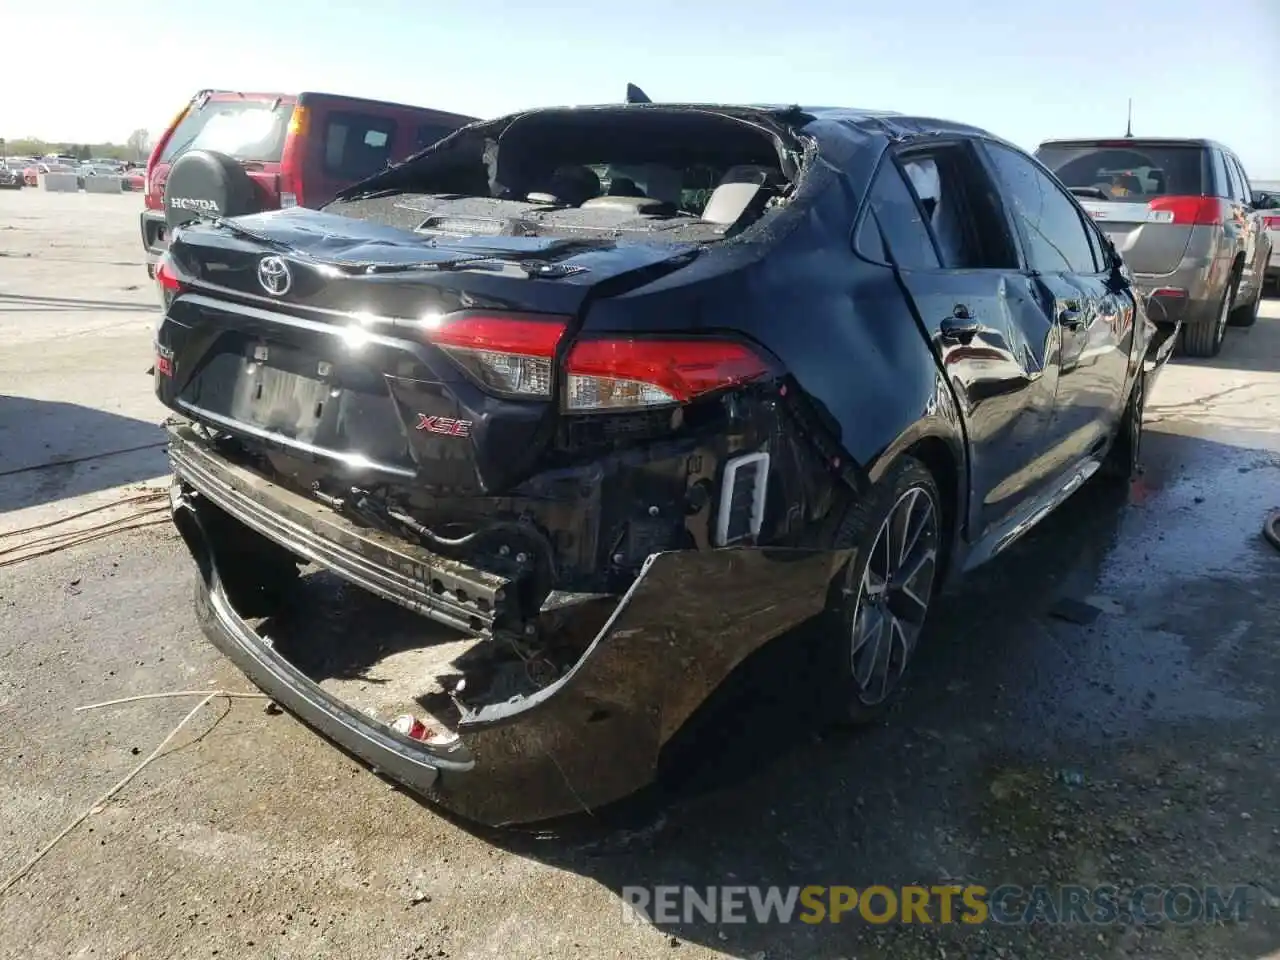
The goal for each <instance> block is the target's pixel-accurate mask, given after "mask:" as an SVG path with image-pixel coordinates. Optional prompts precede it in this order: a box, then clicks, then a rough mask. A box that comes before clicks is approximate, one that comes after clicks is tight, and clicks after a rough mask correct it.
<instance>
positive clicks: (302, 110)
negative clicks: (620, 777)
mask: <svg viewBox="0 0 1280 960" xmlns="http://www.w3.org/2000/svg"><path fill="white" fill-rule="evenodd" d="M310 119H311V118H310V115H309V114H308V112H307V108H306V107H304V106H302V104H298V105H296V106H295V107H294V108H293V114H292V115H291V116H290V117H289V129H288V131H287V132H286V133H285V138H284V149H283V150H282V151H281V153H280V206H281V208H285V207H296V206H298V205H300V204H301V203H302V153H303V141H304V140H305V138H306V135H307V128H308V126H309V125H310Z"/></svg>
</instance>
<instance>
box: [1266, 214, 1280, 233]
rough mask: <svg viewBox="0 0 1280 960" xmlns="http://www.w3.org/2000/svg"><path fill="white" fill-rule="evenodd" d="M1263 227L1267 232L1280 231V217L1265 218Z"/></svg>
mask: <svg viewBox="0 0 1280 960" xmlns="http://www.w3.org/2000/svg"><path fill="white" fill-rule="evenodd" d="M1262 225H1263V226H1264V227H1265V228H1266V229H1267V230H1280V216H1278V217H1263V218H1262Z"/></svg>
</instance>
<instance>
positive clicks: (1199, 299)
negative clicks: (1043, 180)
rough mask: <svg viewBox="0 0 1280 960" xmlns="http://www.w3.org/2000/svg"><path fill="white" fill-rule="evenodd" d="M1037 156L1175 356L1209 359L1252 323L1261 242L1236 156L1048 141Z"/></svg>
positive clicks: (1142, 142)
mask: <svg viewBox="0 0 1280 960" xmlns="http://www.w3.org/2000/svg"><path fill="white" fill-rule="evenodd" d="M1036 157H1037V158H1038V159H1039V160H1040V161H1041V162H1042V163H1043V164H1045V166H1047V167H1048V168H1049V169H1050V170H1052V171H1053V172H1054V173H1055V174H1056V175H1057V177H1058V179H1059V180H1061V181H1062V182H1063V183H1064V184H1066V186H1067V187H1068V188H1070V189H1071V191H1072V192H1073V193H1075V194H1076V196H1077V197H1079V199H1080V202H1081V204H1082V205H1083V206H1084V208H1085V210H1087V211H1088V212H1089V215H1090V216H1092V217H1093V218H1094V220H1095V221H1096V222H1097V223H1098V225H1099V226H1100V227H1101V228H1102V229H1103V231H1104V232H1106V234H1107V235H1108V236H1109V237H1110V238H1111V239H1112V241H1113V242H1114V243H1115V244H1116V247H1117V249H1119V250H1120V253H1121V254H1122V255H1123V257H1124V259H1125V262H1126V263H1127V264H1128V265H1129V268H1130V270H1132V271H1133V274H1134V280H1135V283H1136V284H1137V286H1138V288H1139V289H1141V290H1142V291H1143V292H1144V293H1145V294H1146V295H1147V296H1149V297H1150V298H1151V303H1152V306H1151V316H1152V319H1153V320H1155V321H1156V323H1158V324H1161V325H1164V326H1165V327H1166V328H1170V329H1177V328H1181V343H1182V348H1183V350H1184V351H1185V352H1186V353H1187V354H1188V355H1189V356H1193V357H1211V356H1215V355H1216V354H1217V353H1218V351H1219V350H1220V349H1221V348H1222V340H1223V336H1224V335H1225V332H1226V328H1227V326H1228V324H1235V325H1238V326H1249V325H1250V324H1252V323H1253V322H1254V320H1255V319H1256V318H1257V316H1258V305H1259V301H1260V299H1261V297H1262V284H1263V278H1264V276H1265V273H1266V264H1267V261H1268V258H1269V256H1270V246H1271V243H1270V240H1269V239H1268V238H1267V235H1266V233H1265V231H1264V230H1263V227H1262V222H1261V219H1260V218H1259V217H1257V216H1255V215H1254V210H1253V204H1252V194H1251V191H1250V188H1249V180H1248V177H1247V176H1246V175H1245V172H1244V167H1243V166H1242V165H1241V163H1240V160H1239V158H1237V157H1236V155H1235V154H1234V153H1232V152H1231V150H1230V149H1228V148H1227V147H1225V146H1223V145H1222V144H1220V143H1215V142H1213V141H1211V140H1187V139H1170V138H1145V137H1132V138H1130V137H1126V138H1123V139H1119V140H1117V139H1114V138H1106V139H1090V138H1085V139H1079V140H1049V141H1046V142H1045V143H1042V144H1041V145H1040V147H1039V149H1038V150H1037V151H1036Z"/></svg>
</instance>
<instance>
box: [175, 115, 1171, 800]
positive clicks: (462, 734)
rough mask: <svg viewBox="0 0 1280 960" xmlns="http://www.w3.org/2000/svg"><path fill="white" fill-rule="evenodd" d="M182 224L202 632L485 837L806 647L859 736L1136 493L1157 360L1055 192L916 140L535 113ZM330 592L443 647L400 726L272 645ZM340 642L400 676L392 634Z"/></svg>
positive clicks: (914, 134) (1027, 161) (902, 125)
mask: <svg viewBox="0 0 1280 960" xmlns="http://www.w3.org/2000/svg"><path fill="white" fill-rule="evenodd" d="M178 164H179V165H183V164H185V165H186V166H187V167H189V168H191V169H190V170H189V171H188V173H190V174H191V176H187V177H186V180H187V183H188V188H189V190H188V192H190V189H192V188H191V184H192V183H193V182H197V183H203V184H204V192H205V193H207V194H208V196H207V197H204V199H208V200H209V201H211V202H212V203H213V204H214V206H213V208H212V209H221V210H225V209H226V206H225V204H223V201H225V200H226V197H227V195H239V194H241V193H243V192H244V189H245V185H244V184H241V183H238V180H237V178H240V177H243V176H244V173H243V171H242V170H241V169H240V167H239V165H238V164H236V163H235V162H234V161H232V160H230V159H229V158H226V157H221V156H219V155H217V154H210V153H207V152H204V151H193V152H191V153H189V154H187V155H186V156H185V157H184V158H183V159H182V160H179V161H178ZM202 178H203V179H202ZM197 192H198V191H197ZM192 217H193V219H192V221H191V222H190V223H188V224H186V225H185V226H183V227H181V228H180V229H179V230H178V231H177V232H175V234H174V235H173V237H172V241H171V244H170V247H169V250H168V253H167V255H166V257H165V258H164V260H163V261H162V262H161V264H160V266H159V269H158V272H157V278H158V282H159V284H160V286H161V288H162V293H163V298H164V300H165V303H166V315H165V317H164V318H163V320H162V322H161V323H160V325H159V327H158V329H157V335H156V345H155V349H156V360H155V368H154V376H155V388H156V391H157V393H158V395H159V397H160V399H161V400H162V401H163V402H164V403H165V404H166V405H167V406H168V407H170V408H171V409H172V410H173V411H175V412H176V413H177V414H178V415H179V416H178V418H177V419H176V420H175V421H174V422H173V423H172V424H171V426H170V428H169V431H170V432H169V438H170V456H171V459H172V464H173V470H174V483H173V489H172V504H173V510H174V518H175V521H176V523H177V525H178V528H179V529H180V531H181V532H182V534H183V536H184V538H185V540H186V542H187V543H188V545H189V547H190V549H191V551H192V553H193V555H194V557H195V559H196V561H197V564H198V566H199V570H200V573H201V576H200V578H199V580H198V584H197V587H198V589H197V608H198V610H199V612H200V614H201V619H202V622H203V624H204V627H205V630H206V632H207V633H208V635H209V637H210V638H211V639H212V640H213V642H214V643H215V644H217V645H218V647H219V648H220V649H221V650H222V651H223V652H224V653H226V654H227V655H228V656H229V657H230V658H231V659H232V660H233V661H234V662H235V663H237V664H238V665H239V666H240V668H241V669H243V670H244V672H245V673H246V674H247V675H248V676H249V677H250V678H251V679H252V680H253V681H254V682H255V683H257V684H258V685H259V686H260V687H261V688H262V689H263V690H265V691H267V692H268V693H269V694H270V695H271V696H273V697H274V698H275V699H276V700H278V701H279V702H280V703H281V704H282V705H284V706H286V707H287V708H288V709H290V710H291V711H292V712H294V713H295V714H296V715H298V716H299V717H301V718H302V719H303V720H305V721H306V722H308V723H310V724H311V725H313V726H314V727H316V728H317V729H318V730H320V731H321V732H323V733H324V734H325V735H327V736H328V737H330V738H332V739H333V740H335V741H336V742H338V743H339V744H342V745H343V746H345V747H347V748H348V749H350V750H351V751H352V752H354V753H355V754H357V755H359V756H361V757H362V758H364V759H365V760H366V761H368V762H369V763H370V764H371V765H372V766H374V767H376V768H377V769H379V770H381V771H382V772H384V773H385V774H387V775H389V776H391V777H393V778H395V779H397V780H399V781H401V782H403V783H405V784H407V785H408V786H409V787H411V788H413V789H415V790H417V791H419V792H421V793H423V794H425V795H426V796H428V797H429V798H431V799H433V800H434V801H436V802H438V803H440V804H442V805H444V806H446V807H449V808H452V809H453V810H455V811H457V812H459V813H460V814H462V815H464V816H466V817H469V818H473V819H476V820H480V821H484V822H488V823H510V822H515V821H525V822H527V821H534V820H538V819H542V818H546V817H552V816H557V815H561V814H566V813H571V812H574V811H576V810H580V809H582V808H583V807H594V806H597V805H600V804H602V803H605V802H608V801H611V800H614V799H617V798H619V797H622V796H624V795H626V794H628V793H630V792H631V791H633V790H635V789H637V788H638V787H640V786H642V785H644V784H645V783H647V782H648V781H649V780H651V779H652V777H653V775H654V771H655V768H656V764H657V762H658V760H659V758H660V757H661V755H662V752H663V749H664V747H665V746H666V745H667V744H668V743H669V742H670V741H671V739H672V737H673V735H674V734H675V733H676V731H678V730H679V729H680V728H681V726H682V725H683V724H684V723H685V721H686V720H688V719H689V718H690V717H691V715H692V714H693V712H694V711H695V710H696V709H697V708H698V706H699V705H700V704H701V703H703V701H704V700H706V698H707V696H708V695H709V694H710V692H711V691H712V690H713V689H715V688H716V686H717V685H719V684H720V683H721V681H723V680H724V679H725V677H726V676H727V675H728V674H729V673H730V672H731V671H732V670H733V669H734V668H735V667H736V666H737V665H738V664H739V663H741V662H742V661H743V660H744V659H745V658H746V657H748V656H749V655H750V654H751V653H752V652H753V651H755V650H757V649H758V648H760V647H761V646H762V645H763V644H765V643H766V642H768V641H769V640H770V639H772V638H774V637H777V636H779V635H781V634H783V633H784V632H789V631H792V630H793V629H794V628H797V627H800V626H802V625H803V626H804V628H805V629H804V631H803V635H805V636H808V637H810V638H811V639H810V640H809V641H808V643H809V647H808V651H809V656H811V657H813V658H819V659H820V660H822V661H824V662H825V663H826V664H828V665H829V667H828V669H827V670H826V671H825V672H826V673H827V674H828V675H829V676H830V677H831V680H832V683H833V684H834V685H836V686H837V687H838V688H839V694H840V696H839V702H840V703H842V704H844V705H846V706H847V718H848V719H851V720H855V721H858V720H865V719H867V718H869V717H873V716H875V715H876V714H877V712H878V711H880V710H882V709H883V707H884V705H885V704H886V703H887V702H888V701H889V700H890V698H891V697H892V695H893V694H894V692H895V690H896V689H897V688H898V686H899V681H900V679H901V678H902V676H903V673H904V671H905V670H906V668H907V666H908V664H909V662H910V660H911V657H912V655H913V653H914V651H915V649H916V646H917V639H918V637H919V635H920V631H921V626H922V624H923V623H924V620H925V616H926V614H927V613H928V610H929V607H930V603H931V601H932V600H933V598H934V597H935V595H936V594H937V592H938V591H939V590H940V589H941V588H943V587H944V586H945V585H946V584H947V583H949V582H950V581H951V580H953V579H954V578H955V577H957V576H959V575H962V574H963V573H964V572H965V571H966V570H968V569H970V568H972V567H974V566H975V565H977V564H979V563H981V562H983V561H985V560H987V559H989V558H990V557H992V556H994V555H995V554H997V553H999V552H1000V551H1001V550H1003V549H1004V548H1005V547H1007V546H1008V545H1009V544H1010V543H1012V542H1013V541H1014V540H1015V539H1017V538H1018V537H1019V536H1021V535H1022V534H1023V533H1025V532H1026V531H1027V530H1028V529H1029V528H1031V527H1032V526H1033V525H1034V524H1035V523H1036V522H1037V521H1038V520H1040V519H1041V518H1043V517H1044V516H1045V515H1046V514H1047V513H1048V512H1049V511H1051V510H1052V509H1054V508H1055V507H1056V506H1058V505H1059V504H1060V503H1062V502H1063V501H1064V500H1065V499H1066V498H1067V497H1068V496H1070V494H1071V493H1072V492H1073V491H1075V490H1077V489H1078V488H1079V487H1080V486H1081V485H1082V484H1083V483H1084V482H1085V481H1086V480H1088V479H1089V478H1090V477H1091V476H1092V475H1094V474H1095V473H1097V474H1099V475H1100V476H1101V477H1104V478H1106V477H1110V478H1113V479H1116V480H1119V481H1121V482H1123V481H1126V480H1127V479H1128V478H1129V477H1130V476H1131V474H1132V473H1133V471H1134V468H1135V463H1136V458H1137V456H1138V450H1139V442H1140V438H1141V432H1142V410H1143V400H1144V397H1145V396H1146V389H1147V386H1148V385H1149V384H1150V382H1151V377H1152V375H1153V374H1154V373H1155V371H1157V370H1158V369H1159V367H1160V365H1161V363H1162V362H1163V360H1164V359H1165V357H1167V355H1168V351H1169V348H1170V347H1171V346H1172V343H1171V342H1163V343H1160V342H1157V341H1156V339H1155V338H1154V335H1153V331H1154V327H1153V326H1152V325H1151V323H1150V322H1149V321H1148V319H1147V316H1146V312H1145V309H1144V307H1143V304H1142V303H1141V302H1140V301H1139V300H1136V299H1135V295H1134V293H1133V292H1132V289H1131V285H1130V279H1129V274H1128V273H1127V271H1126V268H1125V266H1124V264H1123V262H1122V261H1121V258H1120V257H1119V255H1118V254H1117V253H1116V251H1115V249H1114V248H1113V247H1112V246H1111V244H1110V242H1109V241H1108V240H1107V238H1106V236H1105V235H1104V234H1103V233H1102V232H1101V231H1099V230H1098V229H1097V228H1096V227H1095V226H1094V224H1093V222H1092V221H1091V220H1090V218H1089V217H1088V216H1086V215H1085V213H1084V212H1083V211H1082V209H1081V207H1080V205H1079V203H1078V202H1077V201H1076V199H1075V198H1074V197H1073V196H1072V195H1071V193H1070V192H1069V191H1068V190H1066V189H1064V187H1063V186H1062V184H1061V183H1059V182H1058V181H1057V180H1056V179H1055V178H1054V177H1053V175H1052V174H1050V173H1049V172H1047V171H1046V169H1045V168H1044V167H1043V166H1041V165H1040V164H1039V163H1037V162H1036V161H1035V160H1034V159H1032V158H1031V157H1029V156H1028V155H1027V154H1026V153H1024V152H1023V151H1022V150H1019V149H1018V148H1016V147H1014V146H1012V145H1011V144H1009V143H1006V142H1004V141H1002V140H1000V139H999V138H997V137H994V136H992V135H991V134H988V133H985V132H983V131H982V130H978V129H975V128H973V127H968V126H963V125H960V124H956V123H949V122H944V121H940V120H932V119H922V118H911V117H905V116H900V115H896V114H887V113H871V112H865V111H857V110H847V109H831V108H823V109H803V108H799V107H786V108H784V107H778V108H774V107H760V106H714V105H671V104H627V105H617V106H602V107H586V108H559V109H540V110H532V111H528V112H523V113H519V114H514V115H511V116H506V117H502V118H500V119H496V120H490V121H484V122H479V123H474V124H471V125H470V126H467V127H464V128H463V129H461V130H459V131H458V132H456V133H454V134H453V135H451V136H449V137H447V138H446V139H444V140H442V141H440V142H439V143H437V144H435V145H434V146H432V147H430V148H429V149H427V150H425V151H423V152H421V153H419V154H417V155H416V156H414V157H411V158H410V159H409V160H407V161H406V162H404V163H402V164H399V165H397V166H394V167H392V168H390V169H387V170H385V171H383V172H381V173H379V174H377V175H375V176H373V177H372V178H370V179H368V180H365V181H363V182H362V183H360V184H357V185H356V186H354V187H352V188H350V189H348V190H347V191H345V193H343V194H341V195H340V196H339V197H338V199H337V200H335V201H334V202H332V203H330V204H329V205H328V206H327V207H325V208H324V209H323V210H320V211H316V210H306V209H300V208H295V209H288V210H282V211H275V212H271V213H264V214H255V215H250V216H244V217H235V218H231V219H226V218H222V217H210V216H200V215H198V214H196V213H192ZM316 568H319V569H321V570H327V571H329V572H330V573H331V574H337V575H338V576H339V577H341V578H345V579H346V580H347V581H350V582H351V583H354V584H356V585H357V586H359V587H361V588H364V590H366V591H369V592H371V593H373V594H376V595H378V596H380V597H382V598H384V599H387V600H390V601H393V602H394V603H397V604H400V605H401V606H403V607H406V608H408V609H409V610H411V611H414V612H415V613H417V614H420V615H421V617H422V618H425V620H430V621H435V622H436V623H440V624H445V625H447V626H448V627H450V628H452V629H453V631H456V634H455V635H453V640H451V641H450V642H448V643H441V642H440V641H439V640H438V636H437V639H434V640H426V639H424V640H423V641H422V644H423V646H424V648H426V647H431V648H432V649H436V648H438V649H439V651H440V653H439V656H438V657H437V658H436V660H435V661H432V660H431V657H430V655H429V654H430V651H429V650H428V656H426V658H425V659H421V658H420V659H418V660H416V661H414V662H415V663H416V664H417V666H415V667H414V668H413V670H412V675H409V674H406V675H405V676H403V677H399V676H398V677H396V678H395V679H396V681H397V682H396V684H393V686H394V687H395V688H396V689H406V690H410V691H412V692H413V693H414V695H413V696H412V697H406V698H405V700H404V702H403V704H396V703H388V702H382V703H380V704H378V705H377V706H376V708H375V707H370V706H368V705H366V704H361V703H359V702H356V701H355V700H354V699H352V698H349V697H339V696H338V695H337V694H335V693H334V692H333V688H332V685H331V684H329V685H326V686H323V687H322V685H321V682H320V681H321V680H322V679H323V678H318V677H316V676H314V675H313V673H314V671H313V672H312V673H309V672H308V670H307V669H306V665H305V664H300V663H299V662H298V658H297V657H293V656H291V653H290V650H289V649H287V645H286V644H283V643H282V642H277V641H276V634H275V633H274V632H272V631H271V630H269V629H264V627H263V622H264V621H262V620H261V619H259V618H260V617H262V616H264V615H267V614H270V613H271V611H272V610H273V609H277V608H276V606H275V605H276V604H277V603H285V604H288V603H289V602H291V599H292V600H293V601H296V598H297V596H298V591H303V592H304V593H305V591H306V590H307V589H309V587H308V583H307V582H306V581H307V577H308V576H309V572H310V571H312V570H315V569H316ZM300 580H301V581H304V582H298V581H300ZM268 624H269V621H268ZM348 628H349V629H348V631H347V634H346V635H344V637H343V640H342V642H343V643H344V644H348V645H352V646H354V645H367V647H368V649H369V651H370V653H369V655H368V657H367V658H365V660H364V661H362V662H365V663H366V664H369V663H374V662H376V661H377V660H378V657H379V656H380V654H379V653H378V652H377V651H378V650H379V649H382V647H383V646H384V645H382V644H380V642H379V641H380V639H382V638H380V637H379V635H378V631H379V629H380V628H379V627H378V625H377V623H376V622H375V620H374V619H372V618H365V619H359V618H357V619H356V620H355V621H354V625H353V624H352V623H351V622H348ZM268 636H270V637H271V639H268ZM424 636H428V632H427V631H424ZM396 649H398V650H402V649H403V644H399V645H396ZM396 662H397V663H398V662H400V661H396ZM424 663H428V664H432V665H431V666H430V669H427V668H425V667H424V666H423V664H424ZM386 669H387V670H390V671H394V670H396V669H399V668H397V667H395V666H387V667H386ZM384 701H385V698H384ZM396 714H401V716H400V717H399V718H398V719H393V717H395V715H396Z"/></svg>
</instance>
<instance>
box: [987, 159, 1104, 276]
mask: <svg viewBox="0 0 1280 960" xmlns="http://www.w3.org/2000/svg"><path fill="white" fill-rule="evenodd" d="M987 152H988V154H989V155H990V157H991V161H992V164H993V165H994V166H995V169H996V174H997V176H998V177H999V178H1000V180H1001V182H1002V183H1003V185H1004V187H1005V196H1006V198H1007V200H1008V203H1009V208H1010V212H1011V213H1012V214H1013V216H1014V219H1015V220H1016V221H1017V222H1018V224H1019V227H1020V228H1021V231H1022V235H1023V240H1024V243H1025V244H1026V256H1027V265H1028V266H1029V267H1031V269H1033V270H1040V271H1042V272H1044V273H1097V272H1098V265H1097V264H1096V263H1095V261H1094V256H1093V250H1092V246H1091V243H1090V238H1089V235H1088V234H1087V233H1086V232H1085V231H1086V227H1085V223H1084V218H1083V217H1082V216H1081V215H1080V210H1079V208H1078V207H1077V206H1076V204H1075V203H1074V202H1073V201H1072V200H1071V198H1070V196H1068V195H1067V193H1066V192H1065V191H1064V190H1063V189H1062V188H1061V187H1060V186H1058V184H1056V183H1054V182H1053V180H1052V179H1051V178H1050V177H1048V176H1046V175H1045V173H1044V171H1042V170H1041V169H1040V168H1039V167H1037V166H1036V165H1035V163H1034V162H1032V160H1031V159H1030V158H1029V157H1025V156H1023V155H1022V154H1020V153H1018V152H1017V151H1016V150H1012V149H1010V148H1008V147H1005V146H1001V145H1000V144H996V143H988V144H987Z"/></svg>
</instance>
